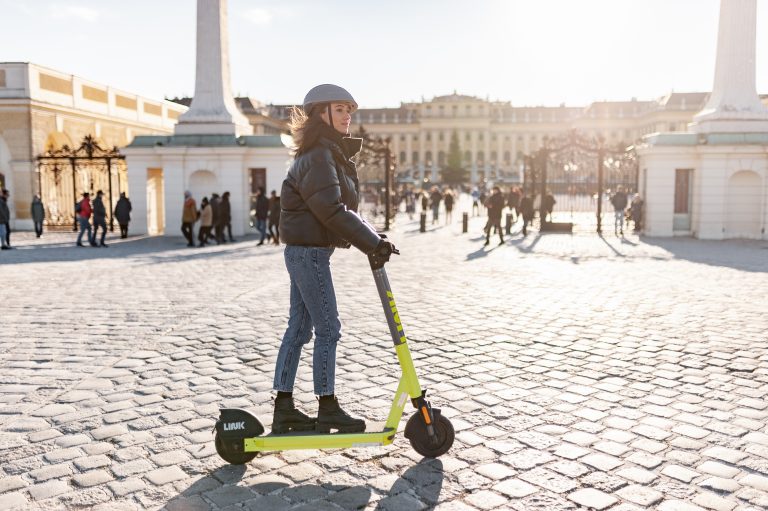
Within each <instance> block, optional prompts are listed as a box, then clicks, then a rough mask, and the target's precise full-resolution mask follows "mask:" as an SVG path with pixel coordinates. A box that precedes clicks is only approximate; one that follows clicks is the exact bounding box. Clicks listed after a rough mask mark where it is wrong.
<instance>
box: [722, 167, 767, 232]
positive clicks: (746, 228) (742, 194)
mask: <svg viewBox="0 0 768 511" xmlns="http://www.w3.org/2000/svg"><path fill="white" fill-rule="evenodd" d="M726 194H727V195H726V201H725V219H724V220H725V237H726V238H757V239H759V238H760V237H761V232H760V231H761V229H762V225H761V222H760V213H761V212H762V179H761V178H760V176H759V175H758V174H757V173H756V172H753V171H751V170H740V171H738V172H736V173H735V174H733V175H732V176H731V178H730V179H729V180H728V188H727V192H726Z"/></svg>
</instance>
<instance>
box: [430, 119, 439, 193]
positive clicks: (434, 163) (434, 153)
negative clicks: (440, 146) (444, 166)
mask: <svg viewBox="0 0 768 511" xmlns="http://www.w3.org/2000/svg"><path fill="white" fill-rule="evenodd" d="M438 135H439V132H437V131H433V132H432V168H431V169H430V173H429V179H430V181H432V182H433V183H434V182H435V181H437V154H438V150H437V138H438Z"/></svg>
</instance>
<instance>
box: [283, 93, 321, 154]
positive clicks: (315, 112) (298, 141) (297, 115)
mask: <svg viewBox="0 0 768 511" xmlns="http://www.w3.org/2000/svg"><path fill="white" fill-rule="evenodd" d="M325 105H327V103H318V104H316V105H314V106H313V107H312V109H311V110H310V112H309V115H307V114H306V113H305V112H304V109H303V108H301V107H299V106H294V107H293V108H292V109H291V120H290V121H289V122H288V127H289V128H290V129H291V136H292V137H293V153H294V155H295V156H300V155H301V154H303V153H305V152H307V151H309V150H310V149H311V148H312V147H313V146H314V145H315V143H316V142H317V139H318V138H319V137H320V133H321V132H322V128H323V125H325V121H323V118H322V117H320V114H321V113H322V111H323V107H324V106H325Z"/></svg>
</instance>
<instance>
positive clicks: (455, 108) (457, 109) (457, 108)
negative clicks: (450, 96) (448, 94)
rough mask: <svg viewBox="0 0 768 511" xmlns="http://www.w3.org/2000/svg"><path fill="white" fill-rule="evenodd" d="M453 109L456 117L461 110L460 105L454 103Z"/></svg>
mask: <svg viewBox="0 0 768 511" xmlns="http://www.w3.org/2000/svg"><path fill="white" fill-rule="evenodd" d="M452 110H453V116H454V117H456V114H457V113H458V111H459V107H457V106H456V105H453V108H452Z"/></svg>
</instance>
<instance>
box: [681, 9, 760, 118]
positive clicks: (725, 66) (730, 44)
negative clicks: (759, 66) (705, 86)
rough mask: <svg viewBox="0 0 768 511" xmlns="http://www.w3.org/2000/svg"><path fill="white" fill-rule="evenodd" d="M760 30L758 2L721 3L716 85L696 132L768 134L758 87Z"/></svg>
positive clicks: (698, 116)
mask: <svg viewBox="0 0 768 511" xmlns="http://www.w3.org/2000/svg"><path fill="white" fill-rule="evenodd" d="M756 29H757V0H720V24H719V29H718V34H717V57H716V61H715V83H714V86H713V88H712V94H711V95H710V97H709V101H708V102H707V105H706V106H705V107H704V109H703V110H702V111H701V112H699V113H698V114H697V115H696V116H695V117H694V118H693V121H694V122H693V124H691V126H690V129H691V130H692V131H695V132H697V133H755V132H762V133H765V132H768V108H766V107H765V106H764V105H763V104H762V103H761V102H760V98H759V97H758V95H757V89H756V87H755V46H756V42H755V35H756Z"/></svg>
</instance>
